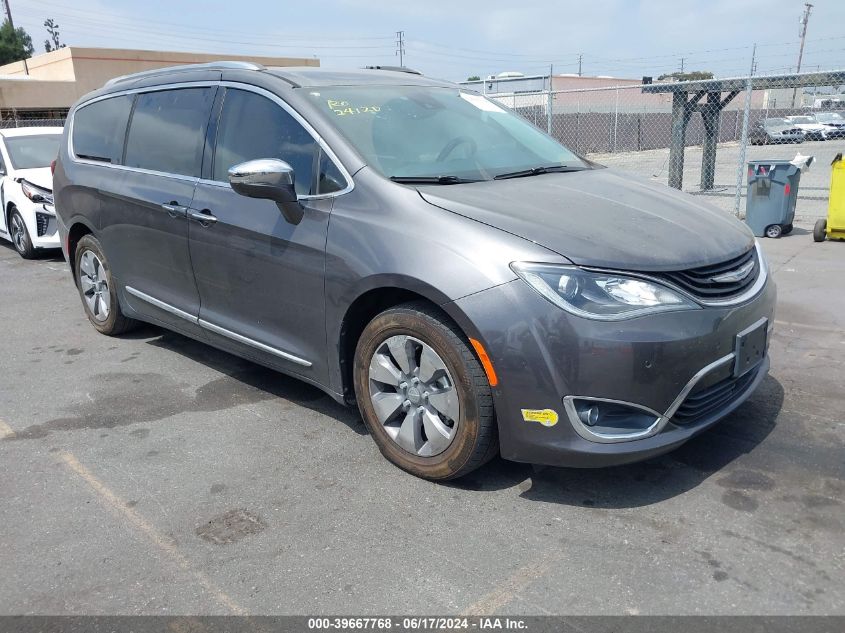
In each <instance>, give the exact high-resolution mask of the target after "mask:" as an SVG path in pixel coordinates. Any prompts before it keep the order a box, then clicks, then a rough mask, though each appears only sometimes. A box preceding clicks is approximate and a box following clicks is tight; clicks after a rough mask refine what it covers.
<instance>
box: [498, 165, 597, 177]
mask: <svg viewBox="0 0 845 633" xmlns="http://www.w3.org/2000/svg"><path fill="white" fill-rule="evenodd" d="M584 169H586V168H585V167H567V166H566V165H548V166H545V167H543V166H541V167H532V168H531V169H522V170H520V171H510V172H505V173H504V174H498V175H497V176H493V180H507V179H508V178H525V177H527V176H539V175H540V174H551V173H568V172H571V171H583V170H584Z"/></svg>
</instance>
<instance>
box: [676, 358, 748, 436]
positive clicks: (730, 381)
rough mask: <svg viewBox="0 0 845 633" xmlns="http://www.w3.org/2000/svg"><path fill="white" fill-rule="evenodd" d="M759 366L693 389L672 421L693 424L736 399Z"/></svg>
mask: <svg viewBox="0 0 845 633" xmlns="http://www.w3.org/2000/svg"><path fill="white" fill-rule="evenodd" d="M758 371H760V367H759V366H758V367H755V368H754V369H752V370H751V371H748V372H746V373H745V374H743V375H742V376H740V377H739V378H735V377H734V376H728V377H727V378H725V379H724V380H720V381H719V382H717V383H716V384H714V385H711V386H710V387H705V388H704V389H700V390H698V391H693V392H692V393H691V394H690V395H688V396H687V397H686V400H684V402H683V404H681V406H680V407H678V410H677V411H675V415H673V416H672V422H673V423H674V424H679V425H682V426H683V425H689V424H695V423H696V422H698V421H699V420H701V419H703V418H705V417H707V416H708V415H710V414H711V413H714V412H716V411H718V410H719V409H721V408H724V407H726V406H728V405H729V404H731V403H732V402H733V401H734V400H736V399H737V398H738V397H739V396H740V395H742V393H743V392H744V391H745V390H746V389H747V388H748V386H749V385H750V384H751V383H752V382H753V380H754V377H755V376H756V375H757V372H758Z"/></svg>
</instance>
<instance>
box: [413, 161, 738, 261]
mask: <svg viewBox="0 0 845 633" xmlns="http://www.w3.org/2000/svg"><path fill="white" fill-rule="evenodd" d="M418 189H419V192H420V195H422V197H423V199H425V200H426V201H427V202H429V203H430V204H433V205H435V206H438V207H441V208H443V209H446V210H448V211H452V212H453V213H457V214H459V215H462V216H465V217H467V218H471V219H473V220H476V221H478V222H483V223H484V224H488V225H490V226H493V227H496V228H498V229H501V230H503V231H507V232H508V233H512V234H514V235H518V236H520V237H522V238H525V239H527V240H530V241H532V242H535V243H537V244H539V245H541V246H544V247H545V248H548V249H549V250H552V251H554V252H556V253H558V254H560V255H563V256H564V257H566V258H568V259H569V260H570V261H572V262H573V263H576V264H579V265H582V266H596V267H602V268H621V269H625V270H640V271H660V270H682V269H686V268H695V267H698V266H706V265H710V264H715V263H720V262H723V261H725V260H727V259H731V258H733V257H736V256H738V255H741V254H742V253H744V252H746V251H747V250H748V249H749V248H751V247H752V246H753V244H754V236H753V235H752V234H751V231H750V230H749V229H748V228H747V227H746V226H745V225H744V224H742V223H741V222H739V221H738V220H736V219H735V218H734V217H733V216H731V215H730V214H728V213H727V212H725V211H722V210H721V209H717V208H716V207H713V206H710V205H709V204H706V203H703V202H700V201H699V200H698V199H697V198H695V197H693V196H690V195H687V194H684V193H681V192H679V191H677V190H675V189H670V188H669V187H666V186H665V185H660V184H657V183H653V182H650V181H647V180H643V179H640V178H636V177H634V176H630V175H628V174H624V173H621V172H617V171H615V170H612V169H589V170H585V171H579V172H571V173H558V174H543V175H540V176H531V177H528V178H514V179H510V180H498V181H486V182H478V183H467V184H461V185H439V186H437V185H432V186H424V187H418Z"/></svg>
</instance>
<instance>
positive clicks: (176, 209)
mask: <svg viewBox="0 0 845 633" xmlns="http://www.w3.org/2000/svg"><path fill="white" fill-rule="evenodd" d="M161 208H162V209H164V210H165V211H167V215H169V216H170V217H171V218H178V217H180V216H182V217H184V216H185V214H187V213H188V207H183V206H182V205H181V204H177V203H176V202H175V201H174V202H168V203H165V204H163V205H161Z"/></svg>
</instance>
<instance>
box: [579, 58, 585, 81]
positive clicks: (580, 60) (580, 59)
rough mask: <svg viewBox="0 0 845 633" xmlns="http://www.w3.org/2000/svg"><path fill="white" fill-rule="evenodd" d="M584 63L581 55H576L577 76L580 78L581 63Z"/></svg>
mask: <svg viewBox="0 0 845 633" xmlns="http://www.w3.org/2000/svg"><path fill="white" fill-rule="evenodd" d="M582 61H584V56H583V55H578V76H579V77H580V76H581V62H582Z"/></svg>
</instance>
